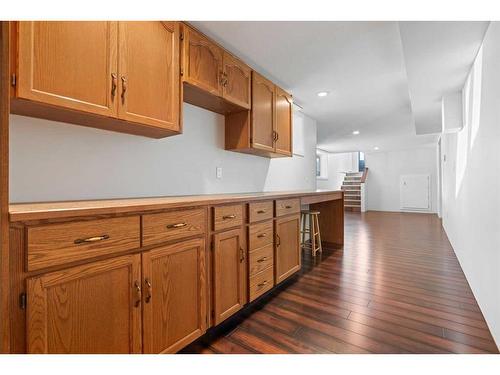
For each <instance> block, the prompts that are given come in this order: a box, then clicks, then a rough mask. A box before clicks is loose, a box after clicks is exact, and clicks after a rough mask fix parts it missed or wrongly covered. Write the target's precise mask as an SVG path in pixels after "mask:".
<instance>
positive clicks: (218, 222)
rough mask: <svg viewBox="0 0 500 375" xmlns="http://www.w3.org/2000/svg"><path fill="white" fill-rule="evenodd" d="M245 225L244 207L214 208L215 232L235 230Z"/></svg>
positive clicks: (238, 205)
mask: <svg viewBox="0 0 500 375" xmlns="http://www.w3.org/2000/svg"><path fill="white" fill-rule="evenodd" d="M241 225H243V206H242V205H241V204H236V205H231V206H217V207H214V230H221V229H228V228H234V227H238V226H241Z"/></svg>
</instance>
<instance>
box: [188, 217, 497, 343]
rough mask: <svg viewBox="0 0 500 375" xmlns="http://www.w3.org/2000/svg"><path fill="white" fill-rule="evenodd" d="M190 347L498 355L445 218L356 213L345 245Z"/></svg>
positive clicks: (306, 264) (306, 260) (306, 262)
mask: <svg viewBox="0 0 500 375" xmlns="http://www.w3.org/2000/svg"><path fill="white" fill-rule="evenodd" d="M182 352H183V353H498V349H497V347H496V345H495V343H494V341H493V339H492V336H491V334H490V332H489V330H488V327H487V325H486V322H485V321H484V318H483V315H482V314H481V311H480V309H479V307H478V305H477V303H476V301H475V299H474V296H473V294H472V291H471V290H470V288H469V285H468V283H467V281H466V279H465V276H464V274H463V272H462V270H461V268H460V265H459V263H458V261H457V259H456V257H455V254H454V252H453V249H452V247H451V245H450V243H449V241H448V239H447V237H446V234H445V233H444V231H443V229H442V227H441V223H440V221H439V219H438V218H437V216H435V215H428V214H408V213H405V214H403V213H382V212H368V213H365V214H359V213H349V212H346V220H345V245H344V247H343V248H340V249H335V248H332V247H328V248H325V249H324V252H323V255H322V256H318V257H317V259H311V257H310V255H309V254H303V269H302V270H301V272H300V274H298V275H297V276H295V277H293V278H292V279H291V280H289V281H287V282H285V284H284V285H283V286H282V287H281V288H279V290H277V291H274V292H272V293H271V294H269V295H267V296H265V297H264V298H263V299H262V300H259V301H257V302H256V303H254V304H252V305H250V306H249V307H248V308H246V309H245V310H244V311H242V312H240V313H239V314H237V315H236V316H235V317H234V318H231V319H230V320H229V321H228V322H226V323H224V324H223V325H222V326H220V327H217V328H216V329H213V330H212V331H211V332H209V333H207V334H206V335H205V336H204V337H202V338H201V339H199V340H198V341H196V342H195V343H193V344H192V345H190V346H189V347H187V348H185V349H184V350H183V351H182Z"/></svg>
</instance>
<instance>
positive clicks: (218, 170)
mask: <svg viewBox="0 0 500 375" xmlns="http://www.w3.org/2000/svg"><path fill="white" fill-rule="evenodd" d="M215 177H217V178H219V179H220V178H222V167H217V168H215Z"/></svg>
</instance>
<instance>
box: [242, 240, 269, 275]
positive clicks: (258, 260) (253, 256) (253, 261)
mask: <svg viewBox="0 0 500 375" xmlns="http://www.w3.org/2000/svg"><path fill="white" fill-rule="evenodd" d="M273 254H274V251H273V244H270V245H267V246H264V247H261V248H260V249H257V250H254V251H251V252H250V253H249V255H248V263H249V264H248V266H249V270H250V271H249V276H254V275H256V274H257V273H259V272H260V271H262V270H264V269H266V268H267V267H270V266H271V268H272V265H273V264H274V255H273Z"/></svg>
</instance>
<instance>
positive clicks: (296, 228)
mask: <svg viewBox="0 0 500 375" xmlns="http://www.w3.org/2000/svg"><path fill="white" fill-rule="evenodd" d="M275 226H276V227H275V233H276V244H275V255H274V264H275V283H276V284H278V283H280V282H282V281H283V280H285V279H286V278H288V277H289V276H291V275H292V274H293V273H295V272H297V271H298V270H300V266H301V256H300V255H301V254H300V241H299V235H300V216H299V215H293V216H286V217H282V218H279V219H276V222H275Z"/></svg>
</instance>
